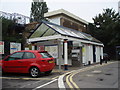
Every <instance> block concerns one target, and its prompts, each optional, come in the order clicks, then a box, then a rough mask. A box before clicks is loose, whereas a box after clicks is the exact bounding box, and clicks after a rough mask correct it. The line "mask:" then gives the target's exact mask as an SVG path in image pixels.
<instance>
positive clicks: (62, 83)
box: [58, 75, 65, 89]
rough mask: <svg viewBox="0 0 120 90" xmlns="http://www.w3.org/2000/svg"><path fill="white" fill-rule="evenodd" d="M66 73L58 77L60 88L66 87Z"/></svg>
mask: <svg viewBox="0 0 120 90" xmlns="http://www.w3.org/2000/svg"><path fill="white" fill-rule="evenodd" d="M64 76H65V75H62V76H60V77H59V78H58V87H59V88H62V89H63V88H65V85H64V82H63V77H64Z"/></svg>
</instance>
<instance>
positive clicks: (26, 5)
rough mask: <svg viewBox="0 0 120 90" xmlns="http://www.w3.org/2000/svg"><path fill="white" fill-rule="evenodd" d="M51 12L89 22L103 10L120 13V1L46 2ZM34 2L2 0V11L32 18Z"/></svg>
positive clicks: (59, 0)
mask: <svg viewBox="0 0 120 90" xmlns="http://www.w3.org/2000/svg"><path fill="white" fill-rule="evenodd" d="M44 1H45V2H46V3H47V6H48V8H49V12H50V11H54V10H58V9H65V10H67V11H69V12H70V13H73V14H74V15H76V16H78V17H80V18H82V19H84V20H86V21H88V22H93V20H92V18H94V17H95V16H97V15H98V14H99V13H102V12H103V9H106V8H113V9H114V10H115V11H116V12H118V2H119V1H120V0H44ZM31 2H32V0H0V11H4V12H7V13H19V14H22V15H25V16H30V9H31Z"/></svg>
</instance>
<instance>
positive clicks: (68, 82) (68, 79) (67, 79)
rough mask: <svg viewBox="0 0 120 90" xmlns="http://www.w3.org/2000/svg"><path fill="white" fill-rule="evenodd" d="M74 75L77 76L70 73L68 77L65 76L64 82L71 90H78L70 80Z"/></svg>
mask: <svg viewBox="0 0 120 90" xmlns="http://www.w3.org/2000/svg"><path fill="white" fill-rule="evenodd" d="M75 74H77V73H70V74H69V75H67V76H66V82H67V84H68V86H69V87H70V88H71V89H72V90H74V88H76V89H77V90H80V88H79V87H78V85H77V84H76V83H75V82H74V81H73V79H72V78H73V76H74V75H75Z"/></svg>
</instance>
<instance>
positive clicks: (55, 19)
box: [49, 17, 60, 25]
mask: <svg viewBox="0 0 120 90" xmlns="http://www.w3.org/2000/svg"><path fill="white" fill-rule="evenodd" d="M49 21H50V22H52V23H55V24H58V25H60V17H53V18H49Z"/></svg>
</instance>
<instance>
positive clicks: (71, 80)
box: [70, 73, 80, 90]
mask: <svg viewBox="0 0 120 90" xmlns="http://www.w3.org/2000/svg"><path fill="white" fill-rule="evenodd" d="M75 74H76V73H74V74H72V75H71V76H70V82H71V83H72V84H73V85H74V86H75V88H77V90H80V88H79V87H78V85H77V84H76V83H75V82H74V81H73V79H72V77H73V76H74V75H75Z"/></svg>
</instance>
